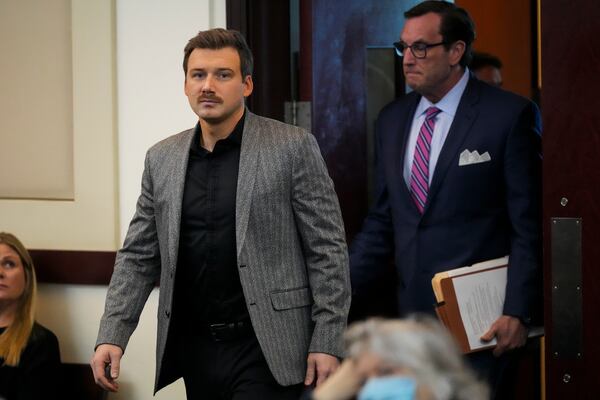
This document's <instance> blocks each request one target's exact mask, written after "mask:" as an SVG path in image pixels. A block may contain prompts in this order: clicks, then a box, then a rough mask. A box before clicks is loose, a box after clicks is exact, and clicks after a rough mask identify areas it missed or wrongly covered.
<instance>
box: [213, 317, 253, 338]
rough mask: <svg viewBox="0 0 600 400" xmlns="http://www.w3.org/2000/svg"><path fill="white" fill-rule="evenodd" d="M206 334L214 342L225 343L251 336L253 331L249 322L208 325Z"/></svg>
mask: <svg viewBox="0 0 600 400" xmlns="http://www.w3.org/2000/svg"><path fill="white" fill-rule="evenodd" d="M208 332H209V333H210V336H211V338H212V339H213V340H214V341H215V342H226V341H231V340H237V339H241V338H245V337H249V336H251V335H252V334H253V333H254V331H253V329H252V323H251V322H250V321H237V322H224V323H219V324H209V325H208Z"/></svg>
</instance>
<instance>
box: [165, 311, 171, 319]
mask: <svg viewBox="0 0 600 400" xmlns="http://www.w3.org/2000/svg"><path fill="white" fill-rule="evenodd" d="M165 315H166V316H167V318H169V317H171V312H170V311H169V310H165Z"/></svg>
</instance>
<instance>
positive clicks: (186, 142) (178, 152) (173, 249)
mask: <svg viewBox="0 0 600 400" xmlns="http://www.w3.org/2000/svg"><path fill="white" fill-rule="evenodd" d="M193 137H194V129H190V130H188V131H187V132H185V133H184V134H183V135H182V136H181V139H180V140H178V141H176V142H175V144H174V146H173V148H172V149H171V152H169V153H168V155H167V157H168V160H165V163H164V167H166V168H165V170H166V171H170V172H169V174H170V177H169V179H168V180H167V182H169V184H168V186H167V187H165V188H164V190H166V191H167V193H169V194H170V196H169V197H170V201H169V203H168V204H170V205H171V206H170V207H169V234H168V238H169V239H168V240H169V248H168V249H169V250H168V251H169V259H170V260H171V262H172V263H173V264H172V265H173V268H175V266H176V265H177V253H178V249H179V230H180V226H181V202H182V201H183V188H184V186H185V174H186V171H187V164H188V158H189V155H190V146H191V144H192V138H193Z"/></svg>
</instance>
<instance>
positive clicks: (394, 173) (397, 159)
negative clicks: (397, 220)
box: [379, 93, 421, 213]
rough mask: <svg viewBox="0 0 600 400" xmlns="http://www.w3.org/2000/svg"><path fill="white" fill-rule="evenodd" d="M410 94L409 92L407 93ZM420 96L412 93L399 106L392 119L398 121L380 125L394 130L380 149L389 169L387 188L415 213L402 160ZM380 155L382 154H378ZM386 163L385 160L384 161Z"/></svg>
mask: <svg viewBox="0 0 600 400" xmlns="http://www.w3.org/2000/svg"><path fill="white" fill-rule="evenodd" d="M409 96H410V94H409ZM420 99H421V96H419V95H417V94H416V93H414V96H413V99H412V100H411V101H409V102H407V103H406V104H407V106H400V108H399V110H398V111H399V112H400V113H401V114H400V115H398V117H397V118H395V119H394V121H398V122H397V123H395V124H394V125H392V126H390V127H382V128H381V129H393V130H394V131H395V132H390V141H389V143H387V145H386V144H385V143H384V146H383V148H382V149H380V150H381V151H382V152H383V155H384V157H383V159H382V161H383V160H389V163H390V164H389V165H390V166H391V171H390V172H389V176H390V179H389V180H388V181H387V184H388V190H390V191H395V192H396V193H397V196H399V198H402V199H403V201H404V202H405V203H406V204H407V205H408V207H413V208H414V211H415V213H416V212H418V210H417V207H416V206H415V204H414V202H413V200H412V197H411V195H410V191H409V189H408V186H407V184H406V182H405V181H404V160H405V158H406V146H407V145H408V138H409V136H410V128H411V126H412V120H413V116H414V114H415V110H416V108H417V105H418V104H419V100H420ZM379 156H380V157H381V156H382V155H379ZM386 163H387V162H386Z"/></svg>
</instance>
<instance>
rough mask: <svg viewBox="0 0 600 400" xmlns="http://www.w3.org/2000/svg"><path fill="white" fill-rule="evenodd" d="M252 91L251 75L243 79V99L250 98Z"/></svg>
mask: <svg viewBox="0 0 600 400" xmlns="http://www.w3.org/2000/svg"><path fill="white" fill-rule="evenodd" d="M253 89H254V82H252V75H246V77H245V78H244V97H248V96H250V95H251V94H252V90H253Z"/></svg>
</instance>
